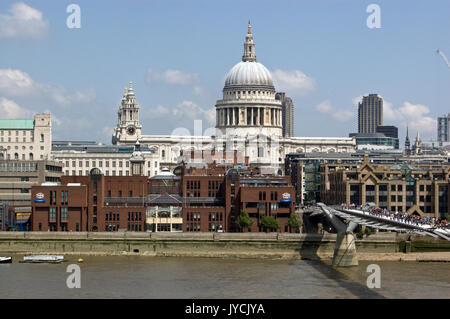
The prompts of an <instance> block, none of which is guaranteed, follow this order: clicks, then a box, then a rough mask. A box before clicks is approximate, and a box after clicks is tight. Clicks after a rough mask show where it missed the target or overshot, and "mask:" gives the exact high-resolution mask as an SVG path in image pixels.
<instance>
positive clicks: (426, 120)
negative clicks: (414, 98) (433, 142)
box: [383, 101, 437, 134]
mask: <svg viewBox="0 0 450 319" xmlns="http://www.w3.org/2000/svg"><path fill="white" fill-rule="evenodd" d="M429 113H430V109H429V108H428V107H427V106H426V105H423V104H413V103H410V102H408V101H406V102H404V103H403V105H402V106H401V107H399V108H397V109H396V108H394V107H393V105H392V103H389V102H386V101H384V104H383V115H384V119H385V120H388V121H391V122H394V123H400V124H401V126H403V127H405V126H407V125H408V126H409V127H410V128H412V129H413V130H420V132H422V133H425V134H435V133H436V127H437V122H436V119H434V118H432V117H430V116H428V115H429Z"/></svg>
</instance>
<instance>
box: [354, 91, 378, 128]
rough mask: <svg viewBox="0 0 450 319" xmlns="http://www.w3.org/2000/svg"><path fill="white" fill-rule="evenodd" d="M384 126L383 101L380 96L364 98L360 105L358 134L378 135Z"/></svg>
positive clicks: (372, 95) (370, 95)
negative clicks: (379, 127) (379, 128)
mask: <svg viewBox="0 0 450 319" xmlns="http://www.w3.org/2000/svg"><path fill="white" fill-rule="evenodd" d="M381 125H383V99H382V98H381V97H380V96H378V94H369V95H367V96H364V97H363V99H362V101H361V102H360V103H359V104H358V133H376V132H377V126H381Z"/></svg>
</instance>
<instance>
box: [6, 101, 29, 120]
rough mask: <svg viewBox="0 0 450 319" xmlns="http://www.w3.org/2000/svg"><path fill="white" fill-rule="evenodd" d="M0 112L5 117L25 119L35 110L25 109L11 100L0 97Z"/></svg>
mask: <svg viewBox="0 0 450 319" xmlns="http://www.w3.org/2000/svg"><path fill="white" fill-rule="evenodd" d="M0 113H1V114H2V118H5V119H26V118H30V117H32V116H33V115H34V114H35V112H33V111H31V110H28V109H25V108H23V107H21V106H20V105H18V104H17V103H16V102H14V101H12V100H8V99H6V98H4V97H2V98H0Z"/></svg>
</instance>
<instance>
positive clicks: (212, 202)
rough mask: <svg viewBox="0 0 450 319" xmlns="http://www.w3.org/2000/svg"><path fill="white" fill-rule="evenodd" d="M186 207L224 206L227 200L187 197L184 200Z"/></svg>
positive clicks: (221, 198)
mask: <svg viewBox="0 0 450 319" xmlns="http://www.w3.org/2000/svg"><path fill="white" fill-rule="evenodd" d="M183 204H184V205H190V206H196V205H203V204H205V205H206V206H208V205H214V206H219V205H224V204H225V200H224V198H223V197H186V198H184V199H183Z"/></svg>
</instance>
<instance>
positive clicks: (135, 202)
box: [105, 197, 145, 207]
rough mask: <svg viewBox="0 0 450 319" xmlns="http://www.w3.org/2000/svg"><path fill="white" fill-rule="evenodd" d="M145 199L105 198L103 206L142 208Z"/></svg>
mask: <svg viewBox="0 0 450 319" xmlns="http://www.w3.org/2000/svg"><path fill="white" fill-rule="evenodd" d="M144 204H145V197H105V206H122V207H143V206H144Z"/></svg>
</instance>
